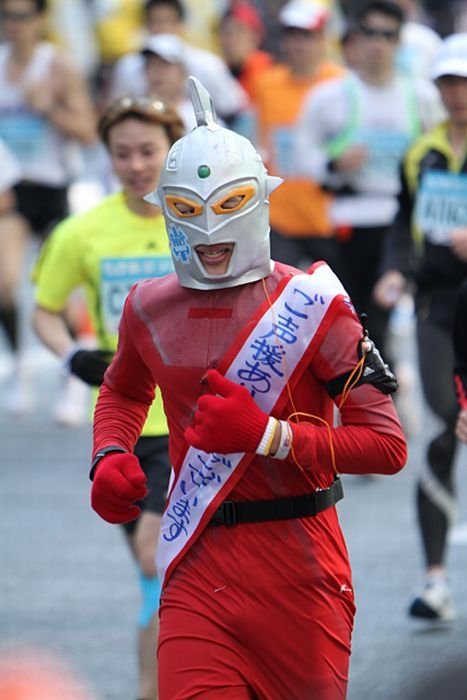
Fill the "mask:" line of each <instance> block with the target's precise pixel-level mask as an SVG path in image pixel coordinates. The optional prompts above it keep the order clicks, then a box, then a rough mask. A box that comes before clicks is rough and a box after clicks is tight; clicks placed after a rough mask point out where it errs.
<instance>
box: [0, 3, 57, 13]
mask: <svg viewBox="0 0 467 700" xmlns="http://www.w3.org/2000/svg"><path fill="white" fill-rule="evenodd" d="M30 2H32V4H33V5H34V9H35V11H36V12H37V13H38V14H44V13H45V12H47V10H48V5H47V0H30ZM4 4H5V0H0V5H4Z"/></svg>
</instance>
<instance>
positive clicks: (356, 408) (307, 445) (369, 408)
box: [288, 303, 407, 474]
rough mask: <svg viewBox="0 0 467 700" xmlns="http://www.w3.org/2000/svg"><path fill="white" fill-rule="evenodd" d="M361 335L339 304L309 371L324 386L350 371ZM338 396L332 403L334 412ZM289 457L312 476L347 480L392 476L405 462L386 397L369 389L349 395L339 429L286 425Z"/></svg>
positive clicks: (395, 420)
mask: <svg viewBox="0 0 467 700" xmlns="http://www.w3.org/2000/svg"><path fill="white" fill-rule="evenodd" d="M361 336H362V329H361V326H360V323H359V321H358V320H357V318H356V317H355V315H354V313H353V312H352V311H351V310H350V309H349V308H348V307H347V306H346V304H345V303H343V304H342V309H341V311H340V313H339V314H338V315H337V317H336V319H335V321H334V323H333V324H332V326H331V328H330V330H329V332H328V334H327V336H326V338H325V339H324V341H323V343H322V345H321V348H320V351H319V353H318V354H317V356H316V358H315V360H314V361H313V366H312V371H313V373H314V374H315V376H317V377H318V378H319V379H320V380H321V381H323V382H326V381H329V380H331V379H333V378H334V377H337V376H339V375H341V374H343V373H344V372H348V371H349V370H351V369H353V368H354V367H355V365H356V363H357V362H358V355H357V347H358V342H359V340H360V339H361ZM340 400H341V396H338V397H336V404H337V405H338V406H339V402H340ZM291 425H292V430H293V454H292V453H291V454H290V456H289V458H288V459H289V460H293V459H294V457H295V459H296V460H297V462H298V463H299V464H300V465H301V466H302V467H303V468H305V469H310V470H311V471H331V472H332V471H337V472H339V473H343V474H345V473H348V474H395V473H396V472H398V471H399V470H400V469H402V467H403V466H404V465H405V463H406V460H407V443H406V440H405V436H404V433H403V430H402V426H401V424H400V421H399V419H398V416H397V413H396V410H395V408H394V403H393V401H392V398H391V397H390V396H387V395H385V394H383V393H382V392H381V391H379V389H377V388H376V387H374V386H373V385H372V384H363V385H361V386H359V387H356V388H355V389H352V390H351V391H350V393H349V395H348V397H347V399H346V400H345V402H344V404H343V405H342V407H341V409H340V425H339V426H338V427H331V428H330V429H329V430H328V428H327V427H326V426H325V425H323V424H318V422H317V421H314V420H313V419H312V418H310V422H303V421H302V422H301V423H300V424H294V423H291Z"/></svg>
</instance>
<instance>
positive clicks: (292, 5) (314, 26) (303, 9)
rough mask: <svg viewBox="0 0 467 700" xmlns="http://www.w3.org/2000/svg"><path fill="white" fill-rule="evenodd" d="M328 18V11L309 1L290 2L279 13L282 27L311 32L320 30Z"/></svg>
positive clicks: (295, 0)
mask: <svg viewBox="0 0 467 700" xmlns="http://www.w3.org/2000/svg"><path fill="white" fill-rule="evenodd" d="M328 17H329V12H328V10H327V9H326V8H325V7H323V6H322V5H320V4H318V3H315V2H312V1H311V0H310V1H308V0H290V2H288V3H286V4H285V5H284V6H283V8H282V9H281V11H280V13H279V22H280V24H281V25H282V26H283V27H296V28H297V29H305V30H306V31H309V32H312V31H316V30H319V29H322V28H323V27H324V25H325V24H326V21H327V19H328Z"/></svg>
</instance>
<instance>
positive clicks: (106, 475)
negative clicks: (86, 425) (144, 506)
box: [91, 452, 149, 523]
mask: <svg viewBox="0 0 467 700" xmlns="http://www.w3.org/2000/svg"><path fill="white" fill-rule="evenodd" d="M148 493H149V492H148V489H147V488H146V475H145V473H144V472H143V470H142V469H141V465H140V463H139V460H138V458H137V457H136V456H135V455H133V454H129V453H127V452H125V453H121V452H111V453H109V454H108V455H106V456H105V457H103V458H102V459H101V461H100V462H99V464H98V465H97V468H96V471H95V472H94V480H93V482H92V488H91V506H92V507H93V509H94V510H95V511H96V513H98V514H99V515H100V516H101V518H103V519H104V520H106V521H107V522H108V523H127V522H129V521H130V520H134V519H135V518H137V517H138V515H139V514H140V512H141V508H139V507H138V506H136V505H135V501H140V500H141V499H142V498H144V497H145V496H146V495H147V494H148Z"/></svg>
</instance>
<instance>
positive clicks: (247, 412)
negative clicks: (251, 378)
mask: <svg viewBox="0 0 467 700" xmlns="http://www.w3.org/2000/svg"><path fill="white" fill-rule="evenodd" d="M206 377H207V381H208V384H209V387H210V389H211V391H212V392H213V393H212V394H205V395H204V396H201V398H200V399H199V401H198V410H197V411H196V413H195V417H194V423H193V425H192V426H191V427H190V428H187V429H186V430H185V439H186V440H187V441H188V443H189V444H190V445H193V447H197V448H199V449H201V450H204V451H205V452H219V453H220V454H230V453H234V452H256V449H257V447H258V445H259V443H260V442H261V438H262V437H263V435H264V431H265V430H266V426H267V424H268V420H269V416H268V415H267V413H264V411H262V410H261V409H260V408H259V407H258V406H257V404H256V403H255V401H254V399H253V398H252V397H251V395H250V393H249V391H248V389H246V388H245V387H244V386H239V385H238V384H235V383H234V382H232V381H230V379H227V378H226V377H223V376H222V375H221V374H219V372H218V371H217V370H215V369H210V370H208V373H207V375H206Z"/></svg>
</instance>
